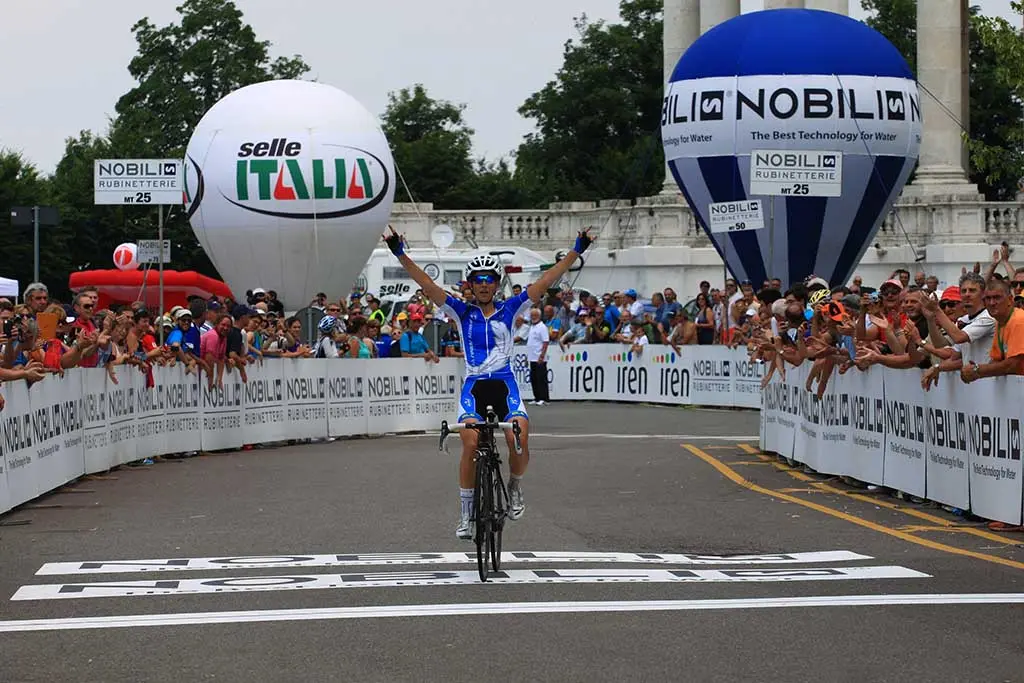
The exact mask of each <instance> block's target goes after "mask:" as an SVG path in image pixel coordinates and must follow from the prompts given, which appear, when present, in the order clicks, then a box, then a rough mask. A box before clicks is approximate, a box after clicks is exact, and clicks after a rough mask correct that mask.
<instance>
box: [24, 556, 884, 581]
mask: <svg viewBox="0 0 1024 683" xmlns="http://www.w3.org/2000/svg"><path fill="white" fill-rule="evenodd" d="M870 559H873V558H872V557H870V556H869V555H860V554H858V553H852V552H850V551H848V550H830V551H821V552H807V553H770V554H763V555H703V554H698V553H602V552H573V551H565V552H528V551H522V552H519V551H516V552H505V553H502V554H501V561H502V562H503V563H505V562H508V563H519V562H523V563H534V562H566V563H570V564H571V563H591V562H592V563H607V562H618V563H630V564H684V565H712V564H724V565H737V564H771V565H774V564H806V563H820V562H849V561H853V560H870ZM471 562H472V563H475V562H476V553H475V552H472V553H345V554H333V555H280V556H278V555H270V556H262V555H261V556H243V557H231V556H225V557H193V558H168V559H158V560H107V561H102V562H100V561H91V562H49V563H47V564H44V565H43V566H42V567H40V568H39V570H38V571H37V572H36V576H54V575H62V574H133V573H143V572H183V571H208V570H218V571H222V570H225V569H261V568H269V569H279V568H288V567H369V566H385V565H416V564H468V563H471Z"/></svg>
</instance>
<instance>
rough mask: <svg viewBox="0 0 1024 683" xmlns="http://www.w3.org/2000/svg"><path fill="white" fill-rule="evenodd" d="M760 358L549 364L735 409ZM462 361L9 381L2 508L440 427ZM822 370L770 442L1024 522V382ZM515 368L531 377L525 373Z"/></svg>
mask: <svg viewBox="0 0 1024 683" xmlns="http://www.w3.org/2000/svg"><path fill="white" fill-rule="evenodd" d="M517 355H519V354H517ZM523 360H524V361H525V358H524V359H523ZM520 365H522V363H520ZM757 365H759V364H752V363H749V362H748V361H747V360H746V358H745V355H744V352H743V350H742V349H736V350H728V349H722V348H712V349H708V348H702V347H687V348H684V349H683V353H682V354H676V353H675V352H674V351H673V350H672V349H670V348H668V347H663V346H648V347H647V348H645V349H644V351H643V352H642V353H641V354H636V353H632V352H631V351H629V350H628V349H626V348H625V347H623V346H619V345H615V344H608V345H589V346H586V347H583V346H577V347H575V348H573V349H571V350H569V349H567V350H565V351H562V352H561V354H555V355H553V356H552V357H551V358H550V360H549V367H548V369H549V377H550V384H551V394H552V398H555V399H565V398H570V399H578V400H594V399H597V400H600V399H608V400H620V401H649V402H657V403H669V404H677V405H679V404H690V403H699V404H704V405H716V404H717V405H723V406H734V405H744V404H745V403H747V402H748V401H749V398H748V397H747V395H748V394H750V393H752V390H751V387H754V386H755V385H757V384H758V383H759V382H760V379H761V374H760V373H761V372H762V371H763V369H764V368H763V367H756V366H757ZM462 368H463V362H462V360H461V359H455V358H449V359H442V361H441V363H439V364H433V363H429V364H428V363H425V362H424V361H423V360H421V359H396V360H393V359H375V360H351V359H346V360H342V361H320V360H301V361H299V360H285V361H277V362H275V361H267V362H266V363H264V364H257V365H254V366H251V367H249V368H248V370H249V373H250V377H249V380H248V383H247V384H245V385H243V384H242V382H241V378H240V375H239V373H238V372H237V371H234V372H228V373H226V376H225V378H224V383H223V386H220V387H215V388H214V389H213V390H210V389H209V388H208V387H207V386H206V380H207V378H206V377H202V378H199V377H196V376H194V375H186V374H185V373H184V371H183V369H182V368H180V367H173V368H154V370H153V386H150V387H147V386H146V382H147V378H146V374H145V373H143V372H141V371H140V370H139V369H138V368H135V367H125V366H119V367H117V368H115V369H114V372H113V378H111V377H109V376H108V375H107V374H106V372H105V371H104V370H83V369H75V370H71V371H68V372H67V373H65V376H63V377H57V376H50V377H47V378H46V379H45V380H43V381H42V382H38V383H35V384H33V385H31V386H30V385H28V384H27V383H25V382H23V381H17V382H7V383H4V384H3V385H2V387H0V391H2V392H3V396H4V398H5V399H6V406H5V407H4V409H3V411H2V412H0V454H2V457H0V505H2V507H0V512H2V511H4V510H6V509H9V508H10V507H12V506H16V505H19V504H21V503H24V502H26V501H28V500H32V499H33V498H35V497H37V496H39V495H41V494H43V493H45V492H46V491H49V490H52V489H54V488H56V487H58V486H60V485H62V484H64V483H66V482H68V481H71V480H73V479H75V478H76V477H78V476H81V475H82V474H84V473H86V472H92V471H103V470H105V469H108V468H110V467H113V466H116V465H120V464H124V463H127V462H132V461H134V460H138V459H141V458H145V457H150V456H153V455H157V454H160V453H168V452H174V453H179V452H187V451H192V450H200V449H204V450H222V449H233V448H239V447H241V446H242V445H244V444H253V443H267V442H273V441H283V440H288V439H293V438H299V439H305V438H321V437H323V436H327V435H328V434H330V435H331V436H346V435H356V434H380V433H394V432H403V431H412V430H432V429H436V427H437V424H438V423H439V422H440V420H441V419H449V420H454V419H456V418H457V416H458V412H459V407H458V404H457V400H458V393H459V390H460V388H461V379H462V372H463V369H462ZM808 370H809V366H808V364H804V365H803V366H801V367H799V368H790V369H789V371H788V373H787V377H786V379H785V381H782V380H781V379H780V378H773V380H772V382H771V383H770V384H769V385H768V387H767V388H766V389H765V390H764V392H763V394H762V400H763V403H764V409H763V410H762V420H761V423H762V428H761V432H762V433H761V439H762V444H763V446H764V448H765V449H767V450H771V451H775V452H778V453H781V454H783V455H785V456H787V457H791V458H794V459H796V460H798V461H800V462H804V463H807V464H808V465H810V466H811V467H813V468H815V469H817V470H818V471H821V472H824V473H829V474H849V475H851V476H854V477H856V478H858V479H860V480H862V481H866V482H870V483H884V484H885V485H887V486H891V487H893V488H897V489H901V490H904V491H907V492H909V493H913V494H915V495H926V496H928V497H929V498H931V499H933V500H939V501H941V502H944V503H947V504H950V505H955V506H957V507H961V508H965V509H966V508H967V505H968V504H970V506H971V508H970V509H971V510H972V511H973V512H975V513H976V514H978V515H980V516H982V517H986V518H989V519H998V520H1001V521H1005V522H1010V523H1020V521H1021V502H1022V485H1021V483H1022V481H1024V471H1022V461H1021V455H1022V454H1021V450H1022V445H1021V433H1020V421H1021V417H1020V408H1019V401H1018V400H1017V399H1018V397H1019V396H1020V395H1021V394H1022V390H1024V377H1008V378H999V379H994V380H981V381H979V382H977V383H974V384H971V385H963V384H961V383H959V382H958V381H957V378H956V377H955V376H954V375H952V374H950V375H947V376H944V378H943V379H944V382H943V384H942V385H940V387H941V388H940V389H937V390H935V389H933V391H932V392H931V393H929V394H923V393H922V392H920V390H919V389H918V378H917V376H916V373H914V372H913V371H904V372H900V371H892V372H887V371H884V370H881V369H877V368H876V369H872V370H871V371H869V372H866V373H863V372H859V371H856V370H852V371H850V372H847V373H846V374H845V375H835V376H833V377H832V378H831V382H830V386H829V388H828V391H827V392H826V393H825V394H824V397H823V398H822V399H821V400H818V399H817V398H816V397H814V396H813V395H812V394H810V393H809V392H807V391H806V389H805V387H804V383H805V380H806V377H807V373H808ZM515 372H516V376H517V381H518V379H519V377H520V375H522V374H523V368H522V367H520V368H519V369H518V370H516V371H515ZM527 387H528V384H527V383H524V387H523V388H524V389H525V388H527ZM726 387H729V388H728V390H726ZM521 393H522V394H525V395H527V396H528V395H529V394H528V392H527V391H522V392H521Z"/></svg>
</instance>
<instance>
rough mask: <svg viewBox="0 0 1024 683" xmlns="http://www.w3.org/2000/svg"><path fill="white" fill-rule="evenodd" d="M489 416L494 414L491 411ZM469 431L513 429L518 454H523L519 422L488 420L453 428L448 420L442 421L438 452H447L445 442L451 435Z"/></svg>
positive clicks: (458, 425) (457, 425)
mask: <svg viewBox="0 0 1024 683" xmlns="http://www.w3.org/2000/svg"><path fill="white" fill-rule="evenodd" d="M488 415H493V413H491V412H490V410H488ZM467 429H475V430H477V431H482V430H485V429H488V430H492V431H493V430H495V429H503V430H504V429H511V430H512V435H513V437H514V438H515V444H516V453H522V452H523V445H522V443H521V442H520V440H519V435H520V434H521V433H522V429H521V428H520V427H519V423H518V422H490V421H486V420H485V421H484V422H473V423H470V424H456V425H451V426H449V425H448V420H441V441H440V443H439V444H438V448H437V450H439V451H444V450H445V447H444V442H445V439H447V438H448V435H449V434H453V433H455V432H464V431H466V430H467Z"/></svg>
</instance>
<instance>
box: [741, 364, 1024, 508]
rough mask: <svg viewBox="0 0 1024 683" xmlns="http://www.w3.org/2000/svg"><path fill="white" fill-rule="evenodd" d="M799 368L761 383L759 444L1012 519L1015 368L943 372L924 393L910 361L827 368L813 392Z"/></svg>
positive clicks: (1017, 502)
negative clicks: (819, 391) (823, 388)
mask: <svg viewBox="0 0 1024 683" xmlns="http://www.w3.org/2000/svg"><path fill="white" fill-rule="evenodd" d="M805 378H806V371H805V370H804V369H803V368H794V369H791V370H790V372H789V373H788V374H787V377H786V380H785V381H780V380H775V379H773V380H772V382H771V383H770V384H769V385H768V386H767V387H766V388H765V390H764V392H763V401H764V403H763V408H762V419H761V447H762V448H763V449H765V450H768V451H772V452H776V453H780V454H782V455H785V456H786V457H789V458H792V459H794V460H796V461H798V462H802V463H806V464H807V465H808V466H810V467H812V468H814V469H815V470H817V471H819V472H822V473H826V474H841V475H849V476H853V477H856V478H857V479H860V480H862V481H866V482H869V483H874V484H882V485H884V486H887V487H890V488H894V489H897V490H900V491H904V492H906V493H909V494H913V495H915V496H920V497H922V498H929V499H931V500H935V501H938V502H940V503H945V504H946V505H950V506H954V507H958V508H961V509H965V510H966V509H970V510H971V511H972V512H974V513H975V514H977V515H979V516H981V517H985V518H987V519H996V520H1000V521H1004V522H1010V523H1020V521H1021V508H1022V487H1021V481H1022V477H1024V468H1022V461H1021V451H1022V446H1021V407H1020V401H1019V397H1020V396H1021V395H1022V393H1024V377H1002V378H997V379H987V380H981V381H978V382H974V383H972V384H963V383H962V382H960V381H959V379H958V378H957V377H955V376H954V375H952V374H950V375H946V376H945V377H944V379H943V381H942V383H941V384H940V385H939V386H938V387H937V388H934V389H932V390H931V391H929V392H927V393H925V392H924V391H922V390H921V389H920V385H919V376H918V373H916V372H915V371H912V370H889V369H884V368H871V369H870V370H869V371H868V372H863V373H862V372H858V371H850V372H847V373H846V374H845V375H839V376H835V377H833V378H832V380H831V382H830V383H829V387H828V391H827V392H826V393H825V395H824V396H823V397H822V399H820V400H819V399H818V398H817V397H816V396H815V395H813V394H812V393H810V392H808V391H807V390H806V389H805V388H804V381H805Z"/></svg>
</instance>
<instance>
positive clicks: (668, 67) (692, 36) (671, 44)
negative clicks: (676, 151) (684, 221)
mask: <svg viewBox="0 0 1024 683" xmlns="http://www.w3.org/2000/svg"><path fill="white" fill-rule="evenodd" d="M699 37H700V0H665V28H664V34H663V36H662V43H661V44H662V51H663V52H664V57H665V62H664V66H665V83H666V84H667V83H668V81H669V79H670V78H671V77H672V71H673V70H675V68H676V63H677V62H678V61H679V58H680V57H682V56H683V53H684V52H686V48H688V47H690V45H692V44H693V41H695V40H697V38H699ZM661 194H663V195H680V196H681V194H682V193H680V192H679V188H678V187H677V186H676V181H675V180H674V179H673V178H672V173H671V171H669V170H668V164H665V182H664V183H663V184H662V187H661Z"/></svg>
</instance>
